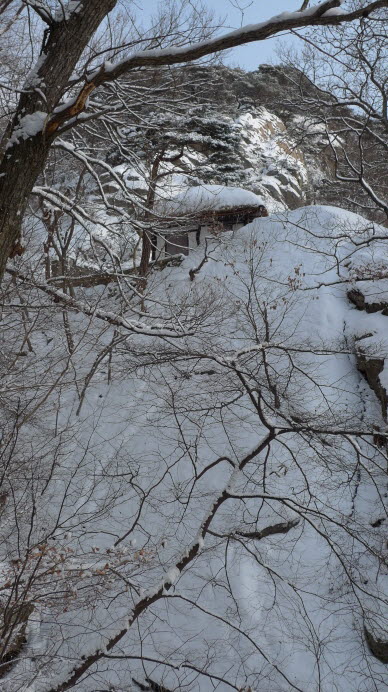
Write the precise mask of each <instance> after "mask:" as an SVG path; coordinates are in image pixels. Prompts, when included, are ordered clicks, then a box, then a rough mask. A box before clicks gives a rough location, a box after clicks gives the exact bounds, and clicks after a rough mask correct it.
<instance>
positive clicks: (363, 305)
mask: <svg viewBox="0 0 388 692" xmlns="http://www.w3.org/2000/svg"><path fill="white" fill-rule="evenodd" d="M347 295H348V299H349V300H350V302H351V303H353V305H355V306H356V308H357V310H365V312H367V313H369V314H372V313H374V312H381V314H382V315H385V316H387V317H388V302H387V301H383V300H382V301H380V302H374V303H372V302H368V301H367V300H366V298H365V296H364V294H363V293H362V292H361V291H359V290H358V289H357V288H352V289H351V290H350V291H348V294H347Z"/></svg>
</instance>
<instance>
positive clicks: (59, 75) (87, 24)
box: [0, 0, 117, 280]
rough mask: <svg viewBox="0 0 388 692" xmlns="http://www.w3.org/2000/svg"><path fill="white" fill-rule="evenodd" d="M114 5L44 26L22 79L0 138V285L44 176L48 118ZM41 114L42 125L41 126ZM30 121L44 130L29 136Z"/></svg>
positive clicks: (95, 5)
mask: <svg viewBox="0 0 388 692" xmlns="http://www.w3.org/2000/svg"><path fill="white" fill-rule="evenodd" d="M116 2H117V0H94V2H87V3H84V4H82V5H81V9H80V11H77V12H73V13H72V14H71V15H70V16H69V17H64V18H63V19H61V20H60V21H55V18H54V19H53V20H52V21H50V23H49V26H48V29H47V35H46V39H45V41H44V45H43V46H42V52H41V55H40V58H39V60H38V63H37V66H36V67H37V69H36V68H35V72H34V73H33V74H30V75H29V77H27V82H26V85H25V91H24V93H22V95H21V97H20V100H19V103H18V107H17V111H16V114H15V116H14V118H13V121H12V122H11V123H10V125H9V127H8V129H7V131H6V133H5V136H4V139H3V148H4V154H3V157H2V161H1V163H0V280H1V278H2V277H3V274H4V270H5V265H6V262H7V259H8V257H9V255H10V253H11V251H12V248H13V246H14V245H15V243H16V242H17V241H18V239H19V237H20V230H21V224H22V220H23V216H24V213H25V210H26V207H27V203H28V199H29V196H30V194H31V191H32V188H33V186H34V184H35V182H36V180H37V178H38V177H39V175H40V174H41V173H42V172H43V169H44V165H45V163H46V159H47V156H48V153H49V151H50V146H51V144H52V142H53V140H54V137H55V130H51V132H50V131H47V127H46V125H47V123H48V121H49V116H51V115H52V114H53V111H54V109H55V107H56V106H57V105H58V102H59V100H60V98H61V97H62V96H63V95H64V93H65V91H66V88H67V87H68V82H69V79H70V77H71V75H72V73H73V71H74V69H75V67H76V65H77V62H78V60H79V59H80V57H81V55H82V53H83V51H84V50H85V48H86V46H87V44H88V41H89V40H90V38H91V37H92V36H93V34H94V33H95V31H96V30H97V28H98V27H99V25H100V24H101V22H102V20H103V19H104V17H105V16H106V15H107V14H108V13H109V12H110V11H111V10H112V9H113V8H114V6H115V5H116ZM45 113H47V123H46V122H44V121H45V118H44V114H45ZM33 114H38V116H33ZM39 114H40V115H39ZM28 116H33V117H32V118H31V117H30V118H28ZM34 117H37V118H38V121H37V124H38V122H39V118H40V120H41V121H42V124H44V126H43V128H40V129H39V131H38V132H37V133H36V134H35V135H31V134H29V132H31V127H34V121H33V119H34ZM54 117H55V116H54ZM23 127H24V130H23Z"/></svg>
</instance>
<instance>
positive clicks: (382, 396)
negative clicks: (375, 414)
mask: <svg viewBox="0 0 388 692" xmlns="http://www.w3.org/2000/svg"><path fill="white" fill-rule="evenodd" d="M369 336H371V335H370V334H365V335H364V337H363V338H364V339H365V338H368V337H369ZM360 341H362V338H361V339H358V340H357V348H356V360H357V368H358V370H359V371H360V372H361V374H362V375H363V376H364V377H365V379H366V381H367V382H368V384H369V386H370V388H371V389H373V391H374V393H375V394H376V396H377V398H378V400H379V402H380V404H381V414H382V416H383V418H384V420H387V405H388V396H387V392H386V390H385V388H384V387H383V385H382V384H381V381H380V377H379V376H380V374H381V373H382V371H383V370H384V362H385V361H384V358H378V357H374V356H371V355H369V354H368V352H367V351H364V350H363V348H362V346H360V345H359V344H360Z"/></svg>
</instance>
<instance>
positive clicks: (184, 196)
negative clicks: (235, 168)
mask: <svg viewBox="0 0 388 692" xmlns="http://www.w3.org/2000/svg"><path fill="white" fill-rule="evenodd" d="M261 205H263V206H265V204H264V200H263V199H262V198H261V197H259V196H258V195H255V193H254V192H250V191H249V190H243V189H242V188H240V187H225V186H224V185H196V186H195V187H188V188H186V189H185V190H184V191H182V192H180V193H179V194H178V195H177V196H176V197H174V198H173V199H172V200H168V201H166V202H164V203H163V210H164V212H165V213H167V214H168V216H170V217H171V216H179V215H182V214H192V215H194V216H197V215H199V214H201V215H202V214H203V213H204V214H205V215H206V213H209V212H216V213H217V212H221V211H230V212H233V210H236V211H237V210H238V211H240V210H242V209H245V208H249V209H254V208H255V207H259V206H261Z"/></svg>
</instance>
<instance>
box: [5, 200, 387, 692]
mask: <svg viewBox="0 0 388 692" xmlns="http://www.w3.org/2000/svg"><path fill="white" fill-rule="evenodd" d="M377 230H378V229H377V228H375V231H377ZM380 231H381V233H383V229H380ZM376 235H378V234H377V233H376ZM209 243H210V244H209V247H208V250H207V261H206V262H205V263H202V259H203V256H204V247H202V246H201V247H199V248H198V249H197V250H196V251H195V252H193V253H191V254H190V256H189V257H188V258H186V259H185V260H184V261H183V262H181V263H180V265H179V266H175V267H166V268H165V269H163V270H162V271H156V272H154V273H153V274H152V275H151V277H150V279H149V284H148V289H147V298H146V303H145V304H144V303H143V307H142V309H141V308H140V305H139V304H137V303H136V301H135V302H132V304H130V303H129V302H127V303H126V306H125V307H124V306H123V303H122V298H121V295H120V292H119V291H117V289H115V290H112V289H111V288H109V287H107V288H102V287H101V288H97V289H78V290H77V296H76V298H77V301H78V302H77V304H78V313H77V312H75V313H74V312H73V311H71V310H70V311H69V312H67V322H65V323H64V324H62V326H61V322H62V317H61V314H60V312H58V310H55V308H54V309H50V308H43V305H42V298H41V297H40V291H39V289H34V288H32V287H30V288H28V285H27V287H26V289H25V291H28V292H29V304H30V306H31V308H30V309H31V310H32V309H33V306H34V305H39V304H41V305H42V309H43V310H44V313H45V315H46V318H45V319H43V313H42V317H41V319H40V321H39V322H36V323H35V325H34V329H33V330H31V333H30V335H29V345H30V348H28V350H27V353H26V355H25V358H24V359H22V360H23V363H21V367H22V370H23V373H24V374H23V377H24V381H25V382H26V381H29V383H30V384H29V389H30V390H31V386H32V380H33V379H34V380H35V382H36V388H37V389H36V391H37V397H38V398H39V399H40V398H41V397H43V400H45V401H44V403H42V404H41V408H40V416H39V420H34V413H33V412H34V409H35V406H36V403H37V402H36V400H33V401H29V400H28V396H27V398H24V397H23V396H22V397H21V396H20V392H18V387H17V380H16V381H15V379H14V380H13V382H12V381H11V380H10V381H9V383H8V388H9V397H10V399H9V400H10V402H11V401H15V402H16V399H17V398H18V397H19V408H20V407H21V410H22V412H23V416H24V417H26V416H28V417H29V418H30V423H29V424H28V425H24V426H22V427H21V429H20V432H19V435H18V439H17V440H15V445H14V446H13V451H12V454H13V457H14V458H16V459H19V463H21V464H22V467H21V468H25V469H27V468H29V463H31V461H32V460H33V464H34V466H33V468H34V474H35V475H36V478H35V483H36V488H37V489H38V488H40V490H39V492H42V493H44V496H45V497H46V501H45V503H44V505H43V506H42V505H41V507H42V510H43V512H42V510H41V511H40V513H39V514H37V515H35V518H34V521H33V525H32V528H31V529H30V532H29V542H30V543H32V544H34V542H36V541H37V540H39V542H40V545H44V546H46V548H45V549H44V551H43V553H42V554H39V553H37V552H36V550H35V552H34V553H33V554H31V556H30V559H29V562H28V563H26V564H25V565H24V567H23V570H22V573H23V574H24V575H25V578H26V577H27V575H29V579H30V580H31V581H30V582H29V594H30V595H29V597H30V598H33V600H34V602H35V603H36V606H35V609H34V611H33V613H32V615H31V616H30V618H29V621H28V625H27V629H26V637H27V646H26V648H25V649H22V651H21V658H20V662H19V663H18V664H16V666H14V667H13V668H12V671H11V673H10V674H9V676H8V677H6V678H5V679H4V680H3V682H2V684H3V689H4V690H6V691H7V692H11V691H12V692H14V691H16V689H17V690H19V689H27V688H26V687H23V685H24V686H25V685H26V683H28V690H29V691H30V692H32V691H33V692H43V691H46V690H54V689H57V688H56V687H55V685H56V681H58V684H59V683H60V681H61V680H62V679H63V675H64V674H66V671H70V670H71V669H72V668H73V666H76V667H77V665H78V664H77V661H78V660H79V657H80V656H82V661H84V662H85V664H87V665H88V664H89V657H90V662H94V663H93V665H92V667H91V668H90V671H89V673H90V675H89V677H84V678H83V680H82V683H81V685H80V687H79V689H80V690H82V692H89V691H90V692H91V691H92V690H93V692H95V690H96V689H106V688H107V686H108V688H109V686H110V689H114V690H124V689H125V690H127V689H130V690H137V689H167V690H176V689H182V687H184V688H186V689H189V690H193V691H194V690H198V691H199V690H200V691H201V692H202V691H204V692H206V691H207V690H209V691H210V690H212V689H214V685H215V686H216V688H217V689H219V690H227V689H230V688H232V689H245V690H260V692H266V691H268V692H273V690H274V689H276V690H279V692H280V691H281V690H282V691H284V692H289V691H290V690H294V689H295V690H303V692H307V691H308V692H312V691H314V690H317V691H318V690H320V691H321V692H331V690H333V689H336V690H338V691H339V692H348V691H349V690H350V689H351V690H353V689H354V690H356V689H357V690H359V691H360V692H361V690H365V692H366V691H367V690H368V691H369V690H371V689H372V688H374V689H376V690H382V689H383V687H384V684H385V682H384V681H386V667H385V665H384V663H386V656H387V653H386V652H387V649H386V646H387V644H386V642H385V640H384V637H385V634H384V632H385V627H384V622H385V621H386V617H387V610H386V608H387V603H386V600H385V598H386V596H385V595H384V594H386V588H387V584H386V580H387V573H386V570H385V568H384V559H385V558H384V553H385V548H386V546H385V538H384V536H385V532H386V508H384V503H385V500H386V477H385V473H386V463H387V460H386V398H385V400H384V401H385V406H384V401H383V400H382V399H381V397H380V399H379V398H378V396H377V395H376V393H375V392H374V391H373V390H372V389H371V388H370V386H369V385H368V383H367V381H366V379H365V376H364V375H363V374H361V372H360V371H359V369H358V366H360V362H361V360H362V364H363V367H364V370H365V372H366V375H367V377H368V373H369V374H371V373H372V374H373V373H374V375H376V367H373V364H375V363H376V360H377V359H379V360H380V362H382V363H383V367H382V368H381V369H380V370H381V372H380V374H379V375H378V377H377V378H376V377H375V384H376V383H379V387H380V394H381V392H383V391H384V392H385V394H384V396H385V397H386V389H385V387H386V386H387V384H388V377H387V371H386V369H385V368H384V359H385V357H386V356H387V355H388V352H387V349H388V342H387V338H386V334H387V324H386V320H388V317H386V316H384V314H383V313H382V312H381V308H380V310H379V311H377V312H370V313H368V311H367V310H366V311H360V310H358V309H356V307H355V306H354V305H353V304H352V303H351V302H350V301H349V299H348V297H347V292H348V291H349V288H351V287H353V288H354V289H357V290H358V292H359V294H360V295H365V301H366V302H368V301H371V300H372V298H373V300H376V298H375V296H376V294H378V296H379V301H380V302H384V300H387V298H388V296H387V286H386V279H385V278H384V277H385V276H386V275H387V269H388V268H387V263H386V255H385V250H384V246H385V244H384V243H385V241H379V240H375V241H374V242H372V243H371V235H370V230H369V227H368V223H366V222H365V221H364V219H362V217H359V216H356V215H354V214H351V213H349V212H345V211H343V210H339V209H335V208H330V207H320V206H315V207H314V206H313V207H304V208H301V209H297V210H295V211H293V212H287V213H284V212H282V213H278V214H273V215H271V216H269V217H268V218H266V219H257V220H256V221H254V222H253V223H252V224H250V225H249V226H246V227H245V228H243V229H241V230H239V231H237V232H234V233H223V234H221V235H220V236H219V237H218V238H217V239H213V240H211V239H209ZM372 263H373V266H374V267H376V266H379V268H380V275H381V279H376V277H375V276H374V277H373V282H372V283H371V282H370V281H368V271H369V270H370V267H371V264H372ZM201 264H202V266H200V265H201ZM198 267H200V269H199V270H198V271H197V272H196V273H195V276H194V279H192V278H191V277H190V275H189V270H190V269H197V268H198ZM361 279H362V280H361ZM370 286H373V291H372V292H371V291H370V289H369V288H368V287H370ZM42 295H44V294H42ZM54 295H55V294H54ZM59 295H60V292H59V293H58V296H59ZM11 300H12V298H11ZM96 301H97V303H96ZM43 303H44V299H43ZM92 304H94V305H95V308H94V319H93V321H92V322H90V323H89V326H88V329H87V334H88V336H87V339H85V320H87V321H88V318H87V317H86V316H85V312H87V310H86V307H85V306H87V305H92ZM83 306H84V307H83ZM140 310H142V313H141V312H140ZM119 314H121V317H120V318H118V317H117V318H115V315H119ZM171 314H173V319H172V320H171V317H170V318H169V319H168V315H171ZM115 319H116V326H114V325H113V326H110V327H109V321H110V320H113V321H114V320H115ZM117 320H119V321H118V322H117ZM120 320H121V322H120ZM66 324H67V327H66ZM104 325H105V326H104ZM117 325H121V326H117ZM64 327H65V329H64ZM10 330H11V331H10V337H12V338H10V342H9V343H13V342H14V343H15V344H16V343H17V342H18V340H19V337H18V335H17V334H15V332H14V330H13V328H12V327H11V325H10ZM69 334H71V340H72V343H73V350H72V352H71V353H70V361H69V363H70V368H69V367H67V369H66V374H65V376H64V378H62V384H61V387H60V389H59V390H58V389H56V388H54V387H53V386H52V385H53V384H54V383H55V380H56V378H57V376H58V374H59V373H60V371H61V369H62V368H63V364H64V358H65V357H66V352H67V354H68V355H69V351H68V349H69ZM368 363H369V365H371V366H372V367H371V368H369V369H368ZM375 389H376V387H375ZM43 420H44V424H43ZM11 423H12V415H11V417H10V424H11ZM28 449H30V452H29V453H28V452H27V450H28ZM23 450H24V452H23ZM20 455H22V456H20ZM22 460H23V461H22ZM29 460H30V461H29ZM25 464H27V466H24V465H25ZM93 479H94V480H93ZM171 498H174V501H171ZM31 501H32V498H31V500H30V499H28V498H27V497H26V499H25V510H24V511H25V512H27V516H28V513H29V512H30V511H31V510H30V503H31ZM31 516H34V513H33V514H32V515H31ZM3 519H4V521H5V522H6V523H5V525H7V522H8V525H9V527H10V529H11V528H12V515H11V514H10V515H8V510H7V505H6V506H5V509H4V508H3ZM20 535H21V539H22V540H25V539H24V538H23V536H24V535H26V537H27V534H25V533H24V529H22V528H21V534H20ZM58 556H59V558H58ZM61 556H62V557H61ZM38 558H39V559H38ZM58 559H59V562H58ZM37 560H38V562H37ZM4 570H5V573H7V568H6V566H4ZM50 574H52V575H55V576H52V577H50ZM34 575H35V577H36V578H34ZM47 580H48V581H47ZM47 593H48V594H49V595H47ZM5 594H7V595H8V596H9V597H10V596H11V593H9V594H8V592H7V591H5ZM53 616H54V617H53ZM116 635H117V637H118V642H119V643H118V645H117V646H116V647H115V649H114V653H115V655H116V656H113V658H110V657H109V650H110V648H111V646H110V643H109V642H110V640H111V639H112V638H114V637H116ZM368 642H369V643H368ZM370 647H371V648H372V650H373V652H374V653H372V652H371V650H370ZM54 652H55V655H53V654H54ZM120 652H121V653H122V655H123V658H122V659H121V658H120ZM112 653H113V651H112ZM127 655H128V656H129V659H127ZM376 655H377V657H376ZM147 679H149V680H151V681H153V682H152V684H151V683H150V682H147ZM131 680H132V682H131ZM156 684H158V685H162V688H161V687H159V688H157V687H155V686H154V687H152V685H156ZM142 685H143V687H141V686H142Z"/></svg>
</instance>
